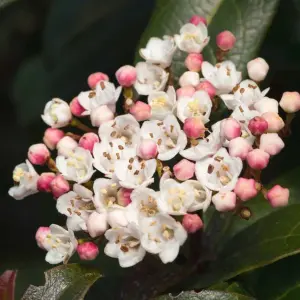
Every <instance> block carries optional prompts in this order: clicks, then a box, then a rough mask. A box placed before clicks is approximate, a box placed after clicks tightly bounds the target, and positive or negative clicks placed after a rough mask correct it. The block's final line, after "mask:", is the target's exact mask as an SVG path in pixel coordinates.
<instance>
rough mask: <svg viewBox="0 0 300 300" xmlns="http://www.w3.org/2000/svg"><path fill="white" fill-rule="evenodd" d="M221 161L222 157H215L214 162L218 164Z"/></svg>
mask: <svg viewBox="0 0 300 300" xmlns="http://www.w3.org/2000/svg"><path fill="white" fill-rule="evenodd" d="M223 159H224V157H222V156H216V157H215V158H214V160H216V161H218V162H220V161H222V160H223Z"/></svg>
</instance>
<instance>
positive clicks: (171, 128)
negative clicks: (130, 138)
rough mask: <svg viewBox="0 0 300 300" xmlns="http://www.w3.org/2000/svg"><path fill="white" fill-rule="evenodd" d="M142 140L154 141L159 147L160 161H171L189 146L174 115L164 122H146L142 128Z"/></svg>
mask: <svg viewBox="0 0 300 300" xmlns="http://www.w3.org/2000/svg"><path fill="white" fill-rule="evenodd" d="M141 138H142V139H152V140H154V141H155V143H156V144H157V146H158V153H159V154H158V156H157V158H158V159H160V160H163V161H165V160H170V159H171V158H173V157H174V156H175V155H176V154H177V153H178V152H179V151H181V150H183V149H184V148H185V146H186V144H187V138H186V135H185V133H184V132H183V131H182V130H181V128H180V125H179V123H178V121H177V119H176V117H175V116H174V115H168V116H167V117H166V118H165V119H164V120H163V121H145V122H144V123H143V125H142V128H141Z"/></svg>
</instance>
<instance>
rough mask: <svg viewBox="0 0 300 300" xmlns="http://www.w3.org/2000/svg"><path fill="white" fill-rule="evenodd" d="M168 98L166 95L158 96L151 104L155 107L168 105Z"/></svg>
mask: <svg viewBox="0 0 300 300" xmlns="http://www.w3.org/2000/svg"><path fill="white" fill-rule="evenodd" d="M166 104H167V99H166V98H165V97H158V98H155V99H153V100H152V103H151V106H152V107H153V108H161V107H163V106H166Z"/></svg>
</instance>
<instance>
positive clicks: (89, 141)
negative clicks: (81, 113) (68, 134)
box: [79, 132, 100, 152]
mask: <svg viewBox="0 0 300 300" xmlns="http://www.w3.org/2000/svg"><path fill="white" fill-rule="evenodd" d="M99 141H100V140H99V137H98V135H97V134H96V133H93V132H87V133H85V134H84V135H83V136H82V137H81V138H80V140H79V146H80V147H82V148H84V149H86V150H89V151H90V152H92V151H93V149H94V145H95V144H96V143H99Z"/></svg>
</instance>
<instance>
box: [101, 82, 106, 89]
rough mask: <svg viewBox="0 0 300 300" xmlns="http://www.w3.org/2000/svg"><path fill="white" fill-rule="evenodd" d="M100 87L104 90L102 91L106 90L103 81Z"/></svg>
mask: <svg viewBox="0 0 300 300" xmlns="http://www.w3.org/2000/svg"><path fill="white" fill-rule="evenodd" d="M100 87H101V89H102V90H104V89H105V84H104V82H103V81H101V82H100Z"/></svg>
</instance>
